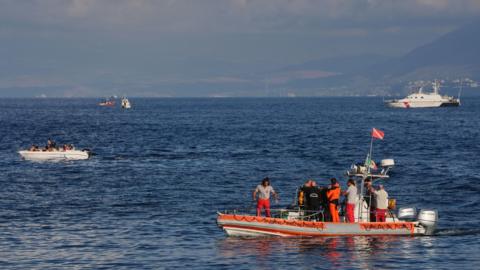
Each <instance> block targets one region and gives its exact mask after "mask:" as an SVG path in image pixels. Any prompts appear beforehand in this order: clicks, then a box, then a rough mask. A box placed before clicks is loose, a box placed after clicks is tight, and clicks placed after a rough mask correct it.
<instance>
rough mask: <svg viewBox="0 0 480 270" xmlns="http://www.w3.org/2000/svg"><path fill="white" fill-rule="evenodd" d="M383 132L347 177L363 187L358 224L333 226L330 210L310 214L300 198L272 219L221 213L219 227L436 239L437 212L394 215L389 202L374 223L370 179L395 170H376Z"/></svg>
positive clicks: (235, 232)
mask: <svg viewBox="0 0 480 270" xmlns="http://www.w3.org/2000/svg"><path fill="white" fill-rule="evenodd" d="M383 135H384V134H383V132H381V131H379V130H376V129H373V130H372V141H371V143H370V151H369V153H368V154H367V158H366V160H365V163H364V165H363V166H357V165H355V166H353V167H352V169H351V170H350V171H348V172H347V175H348V176H349V177H352V178H357V179H360V180H361V181H359V184H360V183H361V185H360V187H361V189H360V191H359V194H358V195H357V196H358V197H357V203H356V204H355V210H354V222H351V223H347V222H344V220H345V216H344V215H343V216H342V214H341V215H340V221H341V222H329V221H327V220H328V219H327V218H325V216H326V214H328V210H327V209H325V208H323V209H318V210H315V211H313V212H312V211H307V210H305V209H304V207H302V205H301V204H300V203H299V200H297V198H296V199H295V204H294V205H292V206H290V207H289V208H287V209H272V210H271V211H272V217H259V216H256V215H255V214H248V213H242V212H239V211H237V210H234V211H225V212H223V213H221V212H218V213H217V214H218V215H217V224H218V226H219V227H220V228H222V229H223V230H224V231H225V233H226V234H227V235H230V236H308V237H311V236H342V235H432V234H434V232H435V229H436V226H437V222H438V213H437V211H436V210H430V209H421V210H418V211H417V208H415V207H404V208H400V209H398V211H397V213H394V211H393V210H394V208H395V204H396V202H395V200H394V199H391V200H389V203H388V204H389V210H388V211H387V215H386V219H385V222H370V215H371V211H370V206H369V203H368V202H369V201H371V199H372V197H370V196H371V195H367V194H366V190H364V188H363V187H364V183H365V180H366V179H371V180H372V182H374V181H377V180H384V179H389V175H388V172H389V171H390V169H391V168H392V167H393V166H394V161H393V159H384V160H382V162H381V167H382V170H381V171H380V172H375V171H371V170H372V169H374V170H376V166H373V165H374V164H375V163H374V162H373V161H372V159H371V156H372V147H373V139H374V138H377V139H383Z"/></svg>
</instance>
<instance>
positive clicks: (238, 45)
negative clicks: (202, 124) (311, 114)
mask: <svg viewBox="0 0 480 270" xmlns="http://www.w3.org/2000/svg"><path fill="white" fill-rule="evenodd" d="M0 4H1V6H2V8H1V9H0V20H1V22H2V24H1V28H0V41H1V42H2V48H0V56H1V57H2V59H4V61H2V63H1V64H0V70H1V71H2V72H1V73H0V96H40V95H42V94H44V95H46V96H54V97H102V96H108V95H112V94H118V95H122V94H125V95H127V96H152V97H176V96H180V97H182V96H245V95H247V96H248V95H253V94H256V96H268V91H269V89H274V88H275V87H277V88H278V87H280V86H276V85H275V84H276V83H278V82H284V81H294V80H296V79H299V78H300V79H304V78H308V79H310V78H323V77H328V76H331V75H332V74H335V71H332V70H328V69H325V70H317V71H315V72H303V73H302V72H297V73H295V74H293V75H292V74H288V76H286V75H285V76H284V75H283V74H281V75H278V74H275V75H271V73H272V72H274V71H277V70H279V69H282V68H285V67H288V66H292V65H301V64H302V63H305V62H309V61H320V62H321V60H322V59H323V60H325V61H327V60H328V59H336V58H349V57H356V56H362V55H363V56H365V57H364V58H368V57H369V56H372V57H373V56H378V57H384V58H394V57H399V56H401V55H404V54H405V53H407V52H409V51H411V50H412V49H415V48H417V47H419V46H421V45H424V44H428V43H429V42H431V41H433V40H435V39H436V38H438V37H440V36H442V35H444V34H445V33H448V32H450V31H452V30H454V29H456V28H458V27H461V26H463V25H465V24H468V23H469V22H471V21H472V20H475V19H476V18H477V17H478V16H479V15H480V2H479V1H474V0H461V1H453V0H440V1H432V0H408V1H376V0H364V1H335V0H321V1H314V0H298V1H288V0H280V1H277V0H263V1H248V0H230V1H219V0H207V1H188V0H179V1H148V0H143V1H129V0H120V1H109V0H106V1H94V0H83V1H82V0H78V1H77V0H72V1H59V0H45V1H13V0H0ZM345 65H347V64H345ZM282 80H283V81H282ZM282 87H284V88H285V89H284V90H282V89H283V88H282V89H276V91H280V92H281V91H284V92H285V93H288V91H290V89H288V88H286V86H282ZM252 93H253V94H252Z"/></svg>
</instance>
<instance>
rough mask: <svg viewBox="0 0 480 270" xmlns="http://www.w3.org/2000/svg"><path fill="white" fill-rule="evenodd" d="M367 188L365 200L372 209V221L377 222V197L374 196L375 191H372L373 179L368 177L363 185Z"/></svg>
mask: <svg viewBox="0 0 480 270" xmlns="http://www.w3.org/2000/svg"><path fill="white" fill-rule="evenodd" d="M363 187H364V188H365V197H364V199H365V202H366V203H367V206H368V208H369V209H370V222H375V220H376V216H375V208H376V203H375V199H374V198H373V196H374V195H373V192H372V179H370V178H367V179H365V184H364V186H363Z"/></svg>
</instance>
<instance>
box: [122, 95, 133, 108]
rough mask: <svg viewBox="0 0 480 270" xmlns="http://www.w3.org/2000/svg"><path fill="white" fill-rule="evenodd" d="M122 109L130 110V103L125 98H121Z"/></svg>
mask: <svg viewBox="0 0 480 270" xmlns="http://www.w3.org/2000/svg"><path fill="white" fill-rule="evenodd" d="M122 108H123V109H130V108H132V105H131V104H130V101H129V100H128V98H126V97H123V98H122Z"/></svg>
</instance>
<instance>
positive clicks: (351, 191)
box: [343, 179, 357, 223]
mask: <svg viewBox="0 0 480 270" xmlns="http://www.w3.org/2000/svg"><path fill="white" fill-rule="evenodd" d="M347 186H348V189H347V191H345V192H343V195H344V196H346V197H347V207H346V208H347V209H346V210H345V212H346V215H345V217H346V220H347V222H349V223H353V222H355V213H354V211H355V205H356V204H357V187H356V186H355V181H354V180H353V179H348V182H347Z"/></svg>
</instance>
